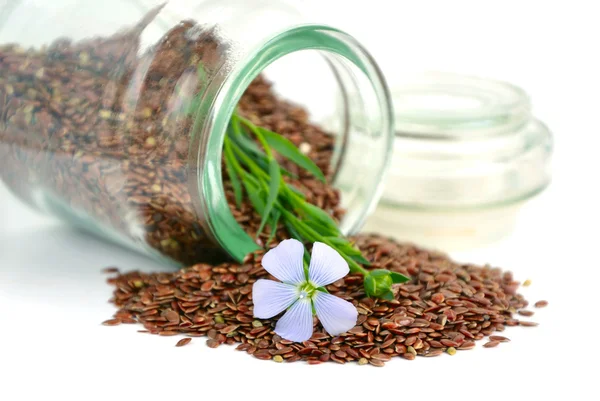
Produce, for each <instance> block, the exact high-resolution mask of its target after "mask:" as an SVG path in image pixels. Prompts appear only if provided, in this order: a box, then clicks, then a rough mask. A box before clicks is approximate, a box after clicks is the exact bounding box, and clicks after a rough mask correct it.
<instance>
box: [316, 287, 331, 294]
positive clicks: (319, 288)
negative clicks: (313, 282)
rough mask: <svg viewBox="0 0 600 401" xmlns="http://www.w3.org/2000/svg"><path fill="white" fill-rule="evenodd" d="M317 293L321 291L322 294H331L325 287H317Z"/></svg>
mask: <svg viewBox="0 0 600 401" xmlns="http://www.w3.org/2000/svg"><path fill="white" fill-rule="evenodd" d="M317 291H321V292H324V293H327V294H329V291H327V288H325V287H317Z"/></svg>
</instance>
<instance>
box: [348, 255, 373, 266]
mask: <svg viewBox="0 0 600 401" xmlns="http://www.w3.org/2000/svg"><path fill="white" fill-rule="evenodd" d="M349 256H350V257H351V258H352V260H353V261H355V262H356V263H360V264H361V265H365V266H371V262H369V260H368V259H366V258H365V257H364V256H363V255H362V253H361V254H360V255H349Z"/></svg>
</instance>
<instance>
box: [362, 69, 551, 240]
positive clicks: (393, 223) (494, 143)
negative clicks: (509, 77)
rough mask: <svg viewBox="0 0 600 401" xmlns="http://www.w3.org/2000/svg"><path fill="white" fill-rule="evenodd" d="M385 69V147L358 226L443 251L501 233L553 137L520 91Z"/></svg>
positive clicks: (532, 183)
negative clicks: (378, 179)
mask: <svg viewBox="0 0 600 401" xmlns="http://www.w3.org/2000/svg"><path fill="white" fill-rule="evenodd" d="M394 78H395V79H397V80H396V83H395V84H394V85H393V86H392V99H393V103H394V111H395V121H396V122H395V141H394V155H393V157H392V162H391V168H390V172H389V174H388V178H387V180H386V185H385V189H384V194H383V196H382V199H381V201H380V203H379V205H378V207H377V210H376V211H375V213H374V214H373V215H372V216H371V217H370V218H369V220H368V221H367V224H366V226H365V230H370V231H374V232H380V233H383V234H387V235H390V236H393V237H395V238H397V239H399V240H404V241H411V242H416V243H417V244H419V245H426V246H429V247H434V248H437V249H440V250H444V251H452V250H464V249H468V248H471V247H475V246H480V245H484V244H488V243H491V242H493V241H496V240H498V239H500V238H502V237H504V236H506V235H507V234H508V233H510V232H511V231H512V229H513V227H514V224H515V221H516V218H517V212H518V211H519V209H520V207H521V206H522V205H523V203H524V202H525V201H527V200H528V199H530V198H531V197H533V196H535V195H536V194H538V193H540V192H541V191H542V190H543V189H544V188H546V186H547V185H548V183H549V182H550V158H551V154H552V136H551V133H550V131H549V130H548V128H547V127H546V126H545V125H544V124H543V123H542V122H540V121H539V120H537V119H536V118H534V117H533V116H532V114H531V103H530V100H529V97H528V96H527V94H526V93H525V92H524V91H523V90H521V89H520V88H517V87H515V86H513V85H510V84H508V83H504V82H499V81H494V80H489V79H482V78H475V77H469V76H462V75H458V74H450V73H437V72H427V73H419V74H414V75H411V74H406V75H404V76H402V77H394Z"/></svg>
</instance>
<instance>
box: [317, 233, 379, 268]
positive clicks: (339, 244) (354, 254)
mask: <svg viewBox="0 0 600 401" xmlns="http://www.w3.org/2000/svg"><path fill="white" fill-rule="evenodd" d="M326 239H327V240H328V241H329V242H331V243H332V244H333V245H335V247H336V249H337V251H338V252H340V253H345V254H346V255H348V256H349V257H350V258H351V259H352V260H354V261H355V262H357V263H360V264H362V265H366V266H370V265H371V262H369V261H368V260H367V259H365V257H364V256H363V255H362V252H361V251H360V250H359V249H357V248H354V247H353V246H352V244H351V243H350V242H349V241H348V240H347V239H345V238H340V237H327V238H326Z"/></svg>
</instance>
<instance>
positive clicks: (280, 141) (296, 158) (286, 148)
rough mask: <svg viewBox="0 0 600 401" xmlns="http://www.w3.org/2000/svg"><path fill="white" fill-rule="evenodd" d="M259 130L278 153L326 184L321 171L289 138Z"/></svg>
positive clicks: (263, 129)
mask: <svg viewBox="0 0 600 401" xmlns="http://www.w3.org/2000/svg"><path fill="white" fill-rule="evenodd" d="M257 128H258V129H259V130H260V131H261V133H262V134H263V135H264V137H265V140H266V141H267V143H268V144H269V145H270V146H271V147H272V148H273V149H274V150H275V151H277V153H279V154H280V155H281V156H283V157H285V158H286V159H288V160H290V161H292V162H293V163H295V164H297V165H298V166H300V167H302V168H303V169H305V170H306V171H308V172H309V173H311V174H312V175H314V176H315V177H316V178H317V179H318V180H319V181H322V182H325V176H324V175H323V172H322V171H321V169H320V168H319V167H318V166H317V165H316V164H315V163H314V162H313V161H312V160H311V159H310V158H309V157H308V156H306V155H304V154H302V152H300V150H298V148H297V147H296V146H295V145H294V144H293V143H292V142H290V141H289V140H288V139H287V138H284V137H283V136H281V135H279V134H276V133H275V132H272V131H269V130H268V129H265V128H261V127H257Z"/></svg>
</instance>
